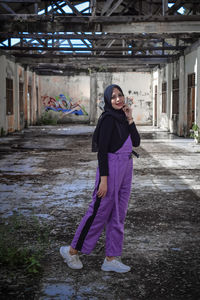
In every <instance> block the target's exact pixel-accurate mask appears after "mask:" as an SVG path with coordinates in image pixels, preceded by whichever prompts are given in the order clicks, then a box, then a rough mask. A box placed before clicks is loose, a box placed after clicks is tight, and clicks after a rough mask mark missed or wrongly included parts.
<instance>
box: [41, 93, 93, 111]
mask: <svg viewBox="0 0 200 300" xmlns="http://www.w3.org/2000/svg"><path fill="white" fill-rule="evenodd" d="M42 103H43V105H44V107H45V110H46V111H48V110H53V111H57V112H62V113H63V114H65V115H67V114H75V115H88V113H87V112H86V110H85V107H84V106H83V105H82V104H80V101H77V102H75V103H72V99H71V98H70V97H69V96H65V95H64V94H60V95H59V96H56V97H55V98H53V97H50V96H42Z"/></svg>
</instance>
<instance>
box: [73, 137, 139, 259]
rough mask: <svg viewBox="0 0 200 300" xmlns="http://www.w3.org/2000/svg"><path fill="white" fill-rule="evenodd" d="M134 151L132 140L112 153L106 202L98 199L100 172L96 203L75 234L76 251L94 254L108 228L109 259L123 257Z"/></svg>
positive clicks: (93, 202) (109, 163)
mask: <svg viewBox="0 0 200 300" xmlns="http://www.w3.org/2000/svg"><path fill="white" fill-rule="evenodd" d="M131 151H132V141H131V138H130V136H129V137H128V138H127V140H126V141H125V142H124V144H123V146H122V147H121V148H120V149H119V150H118V151H116V152H115V153H108V166H109V176H108V190H107V194H106V196H105V197H104V198H99V197H98V196H97V191H98V186H99V182H100V176H99V169H98V168H97V174H96V182H95V189H94V192H93V200H92V202H91V203H90V205H89V208H88V210H87V212H86V214H85V216H84V217H83V218H82V220H81V223H80V225H79V227H78V229H77V231H76V233H75V236H74V238H73V241H72V243H71V246H72V248H74V249H77V250H79V251H81V252H82V253H85V254H90V253H91V251H92V250H93V249H94V247H95V245H96V243H97V241H98V239H99V237H100V235H101V233H102V230H103V229H104V227H105V228H106V256H121V254H122V247H123V238H124V220H125V217H126V212H127V208H128V201H129V197H130V191H131V181H132V171H133V161H132V159H131V158H130V153H131Z"/></svg>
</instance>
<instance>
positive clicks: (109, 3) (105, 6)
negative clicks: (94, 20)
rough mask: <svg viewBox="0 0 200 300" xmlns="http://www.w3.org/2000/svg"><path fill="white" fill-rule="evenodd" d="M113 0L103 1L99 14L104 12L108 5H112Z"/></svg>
mask: <svg viewBox="0 0 200 300" xmlns="http://www.w3.org/2000/svg"><path fill="white" fill-rule="evenodd" d="M113 1H114V0H107V1H106V2H105V3H104V6H103V8H102V11H101V16H103V15H104V14H105V12H106V11H107V10H108V9H109V8H110V6H111V5H112V3H113Z"/></svg>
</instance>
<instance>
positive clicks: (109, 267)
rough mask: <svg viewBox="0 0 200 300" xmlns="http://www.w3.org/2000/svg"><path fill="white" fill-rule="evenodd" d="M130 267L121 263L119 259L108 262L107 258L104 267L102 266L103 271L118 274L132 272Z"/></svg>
mask: <svg viewBox="0 0 200 300" xmlns="http://www.w3.org/2000/svg"><path fill="white" fill-rule="evenodd" d="M130 269H131V268H130V267H129V266H126V265H125V264H123V263H122V262H121V261H119V260H117V259H113V260H111V261H108V260H107V259H106V258H105V259H104V262H103V265H102V266H101V270H102V271H114V272H117V273H126V272H129V271H130Z"/></svg>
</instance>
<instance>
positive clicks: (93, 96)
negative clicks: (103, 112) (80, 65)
mask: <svg viewBox="0 0 200 300" xmlns="http://www.w3.org/2000/svg"><path fill="white" fill-rule="evenodd" d="M96 119H97V74H96V73H91V74H90V119H89V120H90V124H91V125H94V124H95V123H96Z"/></svg>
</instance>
